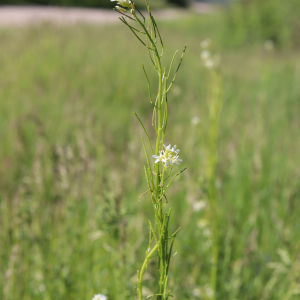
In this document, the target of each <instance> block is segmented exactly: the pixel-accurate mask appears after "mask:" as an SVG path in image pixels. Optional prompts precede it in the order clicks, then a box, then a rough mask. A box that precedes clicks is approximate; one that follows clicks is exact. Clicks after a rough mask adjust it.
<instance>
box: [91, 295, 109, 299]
mask: <svg viewBox="0 0 300 300" xmlns="http://www.w3.org/2000/svg"><path fill="white" fill-rule="evenodd" d="M92 300H107V297H106V296H104V295H102V294H97V295H95V296H94V297H93V299H92Z"/></svg>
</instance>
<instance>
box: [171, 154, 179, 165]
mask: <svg viewBox="0 0 300 300" xmlns="http://www.w3.org/2000/svg"><path fill="white" fill-rule="evenodd" d="M171 162H172V163H171V164H176V165H179V164H180V163H181V162H182V159H180V158H179V155H176V156H172V157H171Z"/></svg>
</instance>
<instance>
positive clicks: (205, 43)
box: [200, 39, 211, 49]
mask: <svg viewBox="0 0 300 300" xmlns="http://www.w3.org/2000/svg"><path fill="white" fill-rule="evenodd" d="M210 45H211V39H205V40H203V41H202V42H201V43H200V46H201V47H202V48H203V49H206V48H208V47H209V46H210Z"/></svg>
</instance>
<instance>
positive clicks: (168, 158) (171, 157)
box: [152, 145, 182, 168]
mask: <svg viewBox="0 0 300 300" xmlns="http://www.w3.org/2000/svg"><path fill="white" fill-rule="evenodd" d="M164 148H165V150H162V151H159V155H152V156H153V158H155V161H154V163H155V164H157V163H158V162H160V161H161V162H162V163H164V164H165V167H166V168H167V167H168V166H171V165H173V164H177V165H179V164H180V162H182V159H180V158H179V155H178V153H179V152H180V150H179V149H176V145H174V147H172V146H171V145H168V146H166V145H164Z"/></svg>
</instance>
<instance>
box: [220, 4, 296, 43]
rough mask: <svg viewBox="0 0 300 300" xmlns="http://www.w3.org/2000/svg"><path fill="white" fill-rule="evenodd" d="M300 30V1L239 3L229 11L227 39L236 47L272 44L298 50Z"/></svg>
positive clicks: (233, 5)
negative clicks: (250, 44) (266, 41)
mask: <svg viewBox="0 0 300 300" xmlns="http://www.w3.org/2000/svg"><path fill="white" fill-rule="evenodd" d="M299 28H300V1H299V0H290V1H281V0H264V1H260V0H246V1H237V2H235V3H233V4H232V5H231V6H230V7H229V8H228V13H227V34H226V39H228V42H229V43H233V44H241V43H245V42H249V41H253V40H260V41H265V40H272V41H273V42H274V43H276V44H277V45H281V46H295V45H299ZM229 35H230V38H229Z"/></svg>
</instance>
